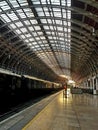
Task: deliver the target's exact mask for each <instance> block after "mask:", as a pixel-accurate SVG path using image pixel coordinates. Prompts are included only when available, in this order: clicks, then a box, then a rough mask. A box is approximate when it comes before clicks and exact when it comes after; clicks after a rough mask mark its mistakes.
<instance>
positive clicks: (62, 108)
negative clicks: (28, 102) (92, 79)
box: [0, 91, 98, 130]
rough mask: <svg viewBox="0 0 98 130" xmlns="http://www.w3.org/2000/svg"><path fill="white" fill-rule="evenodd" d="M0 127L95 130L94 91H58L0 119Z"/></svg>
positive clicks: (97, 107)
mask: <svg viewBox="0 0 98 130" xmlns="http://www.w3.org/2000/svg"><path fill="white" fill-rule="evenodd" d="M0 130H98V95H90V94H73V95H71V94H69V95H68V97H67V98H65V97H64V98H63V91H60V92H58V93H56V94H53V95H51V96H49V97H47V98H45V99H43V100H41V101H39V102H38V103H36V104H34V105H32V106H30V107H29V108H26V109H25V110H23V111H21V112H19V113H17V114H15V115H13V116H12V117H10V118H9V119H6V120H4V121H2V122H0Z"/></svg>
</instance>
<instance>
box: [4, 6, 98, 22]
mask: <svg viewBox="0 0 98 130" xmlns="http://www.w3.org/2000/svg"><path fill="white" fill-rule="evenodd" d="M92 6H93V4H92ZM21 7H22V8H23V9H25V8H29V7H31V8H35V9H36V8H41V7H45V8H46V7H48V8H59V9H64V10H70V11H75V12H77V13H78V14H82V15H85V16H87V17H89V18H91V19H93V20H94V21H96V22H98V17H97V15H95V14H93V13H91V12H89V11H85V10H84V9H80V8H78V7H70V6H69V7H68V6H63V5H51V4H33V5H31V6H21ZM21 7H16V8H14V9H13V12H14V11H15V12H16V11H17V10H19V9H21ZM11 11H12V10H11V9H8V10H5V13H8V12H11ZM2 13H3V12H2Z"/></svg>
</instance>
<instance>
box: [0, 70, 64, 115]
mask: <svg viewBox="0 0 98 130" xmlns="http://www.w3.org/2000/svg"><path fill="white" fill-rule="evenodd" d="M61 89H62V85H61V84H58V83H55V82H50V81H46V80H42V79H38V78H36V77H32V76H28V75H18V74H15V73H12V72H10V71H7V70H3V69H1V70H0V113H2V112H4V111H6V110H7V111H8V109H12V108H13V107H15V106H17V105H19V104H21V103H24V102H27V101H29V100H33V99H35V98H38V97H41V96H44V95H48V94H52V93H55V92H58V91H60V90H61Z"/></svg>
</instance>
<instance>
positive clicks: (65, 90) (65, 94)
mask: <svg viewBox="0 0 98 130" xmlns="http://www.w3.org/2000/svg"><path fill="white" fill-rule="evenodd" d="M64 96H65V97H66V98H67V85H64V91H63V97H64Z"/></svg>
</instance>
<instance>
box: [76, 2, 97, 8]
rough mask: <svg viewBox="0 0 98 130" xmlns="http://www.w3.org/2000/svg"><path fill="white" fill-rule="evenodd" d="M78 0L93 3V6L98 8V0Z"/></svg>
mask: <svg viewBox="0 0 98 130" xmlns="http://www.w3.org/2000/svg"><path fill="white" fill-rule="evenodd" d="M78 1H81V2H83V3H85V4H88V5H91V6H92V7H95V8H98V1H95V0H78Z"/></svg>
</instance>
